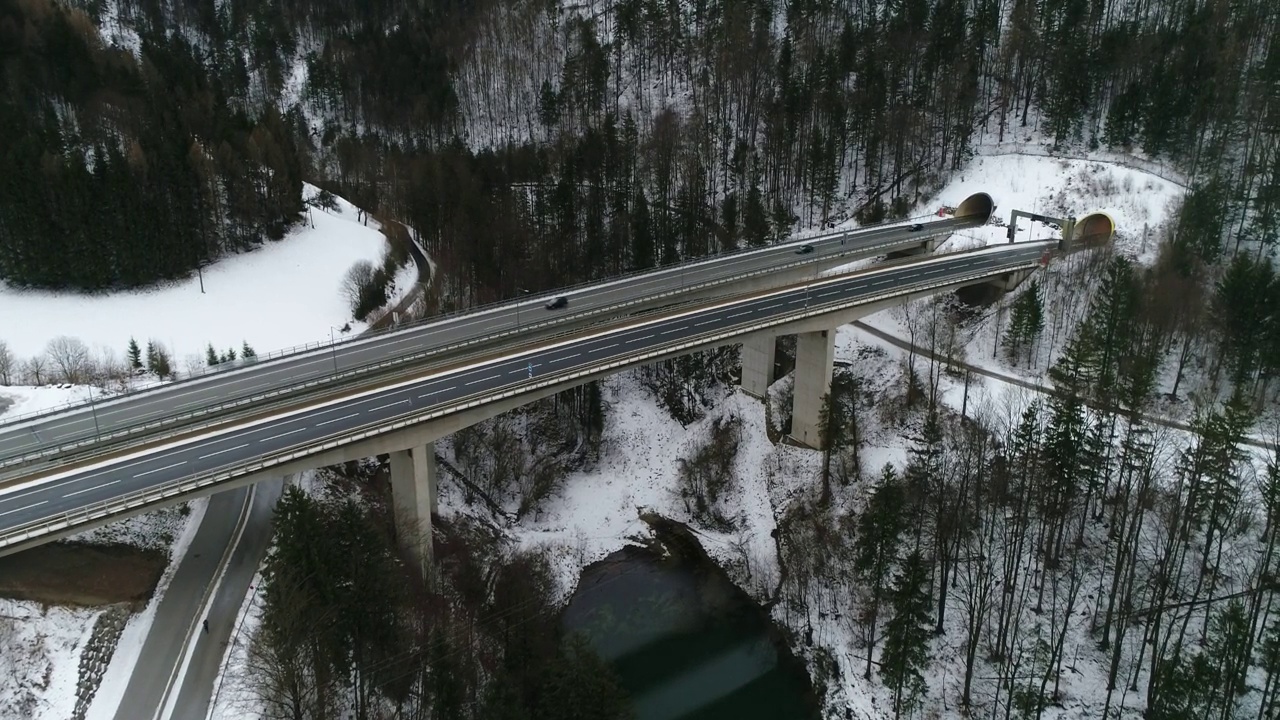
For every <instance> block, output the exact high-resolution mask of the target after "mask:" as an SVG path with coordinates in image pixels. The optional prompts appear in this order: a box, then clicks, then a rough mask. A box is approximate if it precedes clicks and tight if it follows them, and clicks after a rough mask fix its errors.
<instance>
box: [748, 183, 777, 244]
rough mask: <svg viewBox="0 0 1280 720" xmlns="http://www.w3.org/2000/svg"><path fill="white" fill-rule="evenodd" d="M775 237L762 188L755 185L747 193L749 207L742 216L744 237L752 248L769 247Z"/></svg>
mask: <svg viewBox="0 0 1280 720" xmlns="http://www.w3.org/2000/svg"><path fill="white" fill-rule="evenodd" d="M772 236H773V228H772V227H771V226H770V224H769V213H768V211H767V210H765V207H764V196H763V195H762V194H761V192H760V186H759V185H755V184H753V185H752V186H751V189H750V190H748V191H747V206H746V208H745V210H744V211H743V216H742V237H743V238H744V239H745V240H746V241H747V245H749V246H750V247H760V246H761V245H767V244H768V243H769V240H770V238H771V237H772Z"/></svg>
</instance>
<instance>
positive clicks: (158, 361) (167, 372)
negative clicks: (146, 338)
mask: <svg viewBox="0 0 1280 720" xmlns="http://www.w3.org/2000/svg"><path fill="white" fill-rule="evenodd" d="M151 371H152V372H154V373H155V374H156V377H158V378H161V379H164V378H167V377H170V376H172V375H173V366H172V364H171V363H170V361H169V352H168V351H167V350H165V349H164V346H163V345H156V357H155V367H154V368H152V370H151Z"/></svg>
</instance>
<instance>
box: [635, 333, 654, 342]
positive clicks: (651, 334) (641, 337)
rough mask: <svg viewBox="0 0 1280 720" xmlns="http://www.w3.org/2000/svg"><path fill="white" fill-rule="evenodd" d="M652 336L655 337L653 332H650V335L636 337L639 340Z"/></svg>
mask: <svg viewBox="0 0 1280 720" xmlns="http://www.w3.org/2000/svg"><path fill="white" fill-rule="evenodd" d="M651 337H653V333H649V334H648V335H641V336H640V337H638V338H636V339H637V340H648V339H649V338H651Z"/></svg>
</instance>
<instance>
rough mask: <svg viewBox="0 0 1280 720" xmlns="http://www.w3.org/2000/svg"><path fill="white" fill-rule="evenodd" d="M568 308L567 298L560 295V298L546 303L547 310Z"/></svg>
mask: <svg viewBox="0 0 1280 720" xmlns="http://www.w3.org/2000/svg"><path fill="white" fill-rule="evenodd" d="M568 306H569V298H567V297H565V296H563V295H561V296H560V297H558V298H556V299H555V300H552V301H551V302H549V303H547V309H548V310H559V309H561V308H565V307H568Z"/></svg>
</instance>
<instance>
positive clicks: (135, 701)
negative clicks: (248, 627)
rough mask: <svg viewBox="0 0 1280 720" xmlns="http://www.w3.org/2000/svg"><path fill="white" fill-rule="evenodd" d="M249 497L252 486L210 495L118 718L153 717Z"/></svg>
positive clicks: (158, 612) (162, 602)
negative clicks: (193, 620) (198, 526)
mask: <svg viewBox="0 0 1280 720" xmlns="http://www.w3.org/2000/svg"><path fill="white" fill-rule="evenodd" d="M248 498H249V488H248V487H241V488H236V489H234V490H228V491H227V492H222V493H218V494H217V495H214V496H213V497H211V498H209V505H208V507H206V508H205V511H204V513H205V514H204V519H203V520H202V521H201V522H200V528H199V529H198V530H196V535H195V537H194V538H192V539H191V545H190V547H189V548H188V549H187V552H186V554H185V555H183V557H182V562H181V563H180V564H179V565H178V569H177V570H176V571H174V573H173V578H172V579H170V581H169V586H168V587H167V588H166V589H165V592H164V597H162V598H160V603H159V604H158V605H157V606H156V615H155V618H154V619H153V620H152V622H151V629H150V631H148V633H147V638H146V640H144V641H143V643H142V650H141V651H140V652H139V653H138V664H137V666H136V667H135V668H134V671H133V674H132V675H131V676H130V677H129V684H128V685H127V686H125V691H124V696H123V697H121V698H120V706H119V707H118V708H116V715H115V716H116V718H118V719H119V720H149V718H152V717H155V714H156V710H157V709H158V708H159V706H160V703H162V702H163V701H164V698H165V695H166V692H167V691H168V688H169V683H170V681H171V679H172V677H173V673H174V670H175V669H176V668H177V666H178V664H179V663H181V662H182V651H183V648H184V643H185V641H186V639H187V637H188V633H189V631H190V629H191V627H190V626H191V622H192V620H191V619H192V618H193V617H195V616H196V613H197V612H199V608H200V604H201V602H202V601H203V600H204V596H205V591H206V590H207V589H208V587H209V583H210V582H211V581H212V578H213V577H215V575H216V574H217V570H218V566H219V565H220V564H221V563H222V556H223V553H224V552H225V551H226V549H227V548H228V547H230V545H231V541H232V539H233V537H234V535H235V528H236V524H237V522H238V521H239V519H240V515H241V513H240V511H241V509H242V508H243V507H244V504H245V502H246V501H247V500H248ZM241 597H242V598H243V595H242V596H241ZM232 614H233V615H234V614H235V613H234V611H233V612H232ZM233 621H234V618H233Z"/></svg>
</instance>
